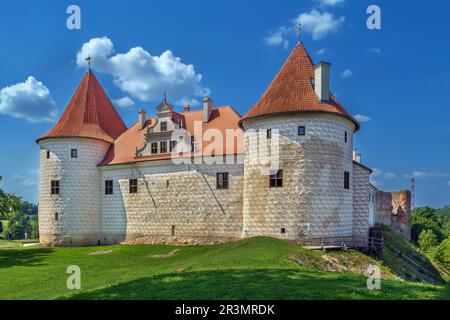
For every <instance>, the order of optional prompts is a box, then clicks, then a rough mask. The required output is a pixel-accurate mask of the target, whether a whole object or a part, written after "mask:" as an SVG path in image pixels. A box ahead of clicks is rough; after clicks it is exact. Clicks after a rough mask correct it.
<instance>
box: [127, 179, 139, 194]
mask: <svg viewBox="0 0 450 320" xmlns="http://www.w3.org/2000/svg"><path fill="white" fill-rule="evenodd" d="M129 183H130V193H138V179H130V182H129Z"/></svg>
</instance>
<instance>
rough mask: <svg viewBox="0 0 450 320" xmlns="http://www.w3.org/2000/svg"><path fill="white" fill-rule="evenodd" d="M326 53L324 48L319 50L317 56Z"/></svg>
mask: <svg viewBox="0 0 450 320" xmlns="http://www.w3.org/2000/svg"><path fill="white" fill-rule="evenodd" d="M326 52H327V49H326V48H322V49H320V50H319V51H317V54H319V55H321V56H322V55H324V54H325V53H326Z"/></svg>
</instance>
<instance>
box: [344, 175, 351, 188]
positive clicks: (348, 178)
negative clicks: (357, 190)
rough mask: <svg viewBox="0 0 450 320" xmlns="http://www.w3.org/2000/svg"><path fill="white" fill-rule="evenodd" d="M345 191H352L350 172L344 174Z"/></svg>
mask: <svg viewBox="0 0 450 320" xmlns="http://www.w3.org/2000/svg"><path fill="white" fill-rule="evenodd" d="M344 189H346V190H349V189H350V172H347V171H345V172H344Z"/></svg>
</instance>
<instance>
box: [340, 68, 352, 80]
mask: <svg viewBox="0 0 450 320" xmlns="http://www.w3.org/2000/svg"><path fill="white" fill-rule="evenodd" d="M352 75H353V71H352V70H350V69H345V70H344V71H342V73H341V77H342V78H343V79H347V78H350V77H351V76H352Z"/></svg>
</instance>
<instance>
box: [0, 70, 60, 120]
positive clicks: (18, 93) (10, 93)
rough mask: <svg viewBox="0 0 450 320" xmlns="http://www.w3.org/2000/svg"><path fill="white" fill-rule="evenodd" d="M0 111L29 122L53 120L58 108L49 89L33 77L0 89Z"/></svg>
mask: <svg viewBox="0 0 450 320" xmlns="http://www.w3.org/2000/svg"><path fill="white" fill-rule="evenodd" d="M0 113H1V114H5V115H8V116H11V117H14V118H23V119H25V120H27V121H29V122H46V121H55V120H56V118H57V115H58V109H57V107H56V103H55V101H53V99H52V97H51V95H50V90H49V89H48V88H47V87H46V86H45V85H44V84H43V83H42V82H40V81H38V80H36V79H35V78H34V77H32V76H29V77H28V79H27V80H26V81H25V82H21V83H17V84H15V85H12V86H10V87H5V88H3V89H1V90H0Z"/></svg>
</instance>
